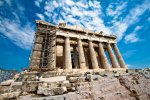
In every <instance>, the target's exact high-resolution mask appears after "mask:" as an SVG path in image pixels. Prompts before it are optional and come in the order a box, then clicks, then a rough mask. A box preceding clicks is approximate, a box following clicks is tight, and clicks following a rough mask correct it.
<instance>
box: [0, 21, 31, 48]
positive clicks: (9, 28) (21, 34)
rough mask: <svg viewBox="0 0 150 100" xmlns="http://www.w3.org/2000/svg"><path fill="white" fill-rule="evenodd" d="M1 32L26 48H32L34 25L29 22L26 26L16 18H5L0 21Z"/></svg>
mask: <svg viewBox="0 0 150 100" xmlns="http://www.w3.org/2000/svg"><path fill="white" fill-rule="evenodd" d="M0 32H2V33H3V34H4V35H5V36H7V37H8V38H9V39H11V40H12V41H13V43H15V44H16V45H18V46H19V47H21V48H24V49H30V48H31V44H32V42H33V33H34V31H33V27H32V26H31V25H30V23H27V24H26V25H25V26H24V27H22V26H21V24H20V23H18V22H17V21H15V20H13V21H12V20H9V19H3V20H2V21H0Z"/></svg>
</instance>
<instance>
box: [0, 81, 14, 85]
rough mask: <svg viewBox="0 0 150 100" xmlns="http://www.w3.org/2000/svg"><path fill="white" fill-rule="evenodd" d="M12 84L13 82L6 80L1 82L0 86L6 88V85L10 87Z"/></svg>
mask: <svg viewBox="0 0 150 100" xmlns="http://www.w3.org/2000/svg"><path fill="white" fill-rule="evenodd" d="M12 82H14V80H7V81H4V82H1V84H0V85H2V86H8V85H11V83H12Z"/></svg>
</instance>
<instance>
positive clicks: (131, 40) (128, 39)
mask: <svg viewBox="0 0 150 100" xmlns="http://www.w3.org/2000/svg"><path fill="white" fill-rule="evenodd" d="M140 29H142V26H136V27H135V29H134V30H133V32H132V33H130V34H128V35H126V36H125V43H134V42H138V41H140V40H141V39H140V38H138V37H137V32H138V31H139V30H140Z"/></svg>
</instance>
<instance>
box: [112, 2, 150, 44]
mask: <svg viewBox="0 0 150 100" xmlns="http://www.w3.org/2000/svg"><path fill="white" fill-rule="evenodd" d="M149 6H150V3H149V2H148V1H147V0H145V2H143V3H142V4H139V5H136V6H135V8H132V9H131V10H130V12H129V14H127V16H126V17H125V18H124V19H123V20H122V19H120V20H113V21H112V22H113V25H112V26H111V30H112V31H113V33H115V34H116V35H117V37H118V38H117V39H118V40H121V39H122V37H123V36H124V35H125V32H126V30H127V29H128V28H129V27H130V26H131V25H133V24H135V23H136V22H138V21H139V20H140V16H141V15H143V14H144V12H145V11H146V10H147V9H149ZM116 19H117V18H116ZM134 34H135V33H134ZM134 34H131V35H129V36H127V37H128V38H130V37H132V38H133V41H132V42H134V41H138V40H139V39H138V38H137V36H136V35H134ZM127 40H128V39H127Z"/></svg>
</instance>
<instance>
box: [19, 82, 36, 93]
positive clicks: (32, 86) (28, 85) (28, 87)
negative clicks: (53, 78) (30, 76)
mask: <svg viewBox="0 0 150 100" xmlns="http://www.w3.org/2000/svg"><path fill="white" fill-rule="evenodd" d="M38 84H39V82H36V81H35V82H34V81H29V82H23V84H22V91H23V92H36V91H37V88H38Z"/></svg>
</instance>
